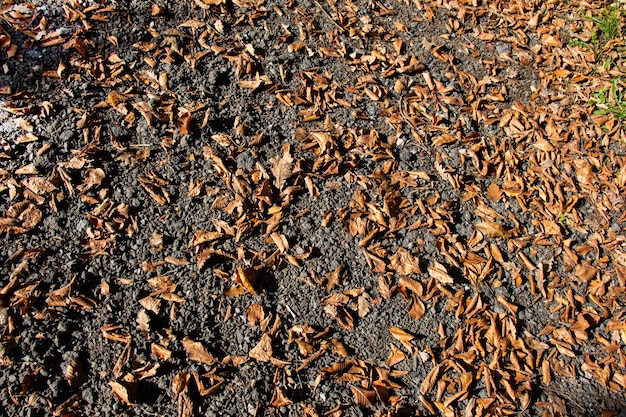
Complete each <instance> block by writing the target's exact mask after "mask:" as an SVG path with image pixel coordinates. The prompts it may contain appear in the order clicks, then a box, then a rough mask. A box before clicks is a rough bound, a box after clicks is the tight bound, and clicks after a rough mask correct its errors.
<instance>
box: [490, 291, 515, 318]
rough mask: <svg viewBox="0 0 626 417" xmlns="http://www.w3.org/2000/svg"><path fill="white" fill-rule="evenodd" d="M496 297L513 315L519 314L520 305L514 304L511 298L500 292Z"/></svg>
mask: <svg viewBox="0 0 626 417" xmlns="http://www.w3.org/2000/svg"><path fill="white" fill-rule="evenodd" d="M496 299H497V300H498V302H499V303H500V304H502V305H503V306H504V308H506V309H507V310H509V311H510V312H511V314H513V315H515V314H517V310H518V308H519V307H518V306H516V305H515V304H513V303H512V302H510V301H509V300H507V298H506V297H505V296H504V295H502V294H500V295H498V296H496Z"/></svg>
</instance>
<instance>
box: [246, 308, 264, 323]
mask: <svg viewBox="0 0 626 417" xmlns="http://www.w3.org/2000/svg"><path fill="white" fill-rule="evenodd" d="M246 317H247V318H248V324H249V325H250V327H254V326H256V325H257V324H259V323H260V322H261V321H263V319H264V318H265V312H264V311H263V306H261V304H259V303H254V304H252V305H251V306H250V307H248V309H247V310H246Z"/></svg>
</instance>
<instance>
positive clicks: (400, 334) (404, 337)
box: [389, 327, 415, 352]
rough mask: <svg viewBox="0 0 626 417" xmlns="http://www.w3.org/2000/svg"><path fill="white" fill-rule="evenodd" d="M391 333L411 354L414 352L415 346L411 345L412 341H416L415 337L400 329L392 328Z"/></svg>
mask: <svg viewBox="0 0 626 417" xmlns="http://www.w3.org/2000/svg"><path fill="white" fill-rule="evenodd" d="M389 331H390V332H391V335H392V336H393V337H394V338H395V339H396V340H398V341H399V342H400V343H402V345H404V347H406V348H407V349H408V350H409V352H413V349H414V346H413V345H412V344H411V341H412V340H413V339H415V336H413V335H412V334H411V333H409V332H407V331H406V330H402V329H401V328H399V327H392V328H390V329H389Z"/></svg>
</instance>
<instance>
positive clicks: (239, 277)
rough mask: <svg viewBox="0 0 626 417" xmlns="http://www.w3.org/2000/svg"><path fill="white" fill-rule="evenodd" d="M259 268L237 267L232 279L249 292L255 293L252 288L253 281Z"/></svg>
mask: <svg viewBox="0 0 626 417" xmlns="http://www.w3.org/2000/svg"><path fill="white" fill-rule="evenodd" d="M259 272H260V271H259V270H258V269H257V268H246V269H244V268H241V267H239V268H237V269H236V270H235V275H234V277H233V280H234V281H235V282H236V283H237V284H239V285H241V286H242V287H243V288H245V290H246V291H248V292H249V293H251V294H256V290H255V289H254V283H255V281H256V279H257V277H258V276H259Z"/></svg>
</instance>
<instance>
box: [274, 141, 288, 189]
mask: <svg viewBox="0 0 626 417" xmlns="http://www.w3.org/2000/svg"><path fill="white" fill-rule="evenodd" d="M270 162H271V163H272V174H273V175H274V186H275V187H276V188H277V189H279V190H282V189H283V187H284V186H285V182H287V179H288V178H289V177H291V175H292V174H293V158H292V157H291V147H290V145H289V144H285V145H284V146H283V156H282V157H280V158H279V157H278V156H275V157H273V158H271V159H270Z"/></svg>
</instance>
